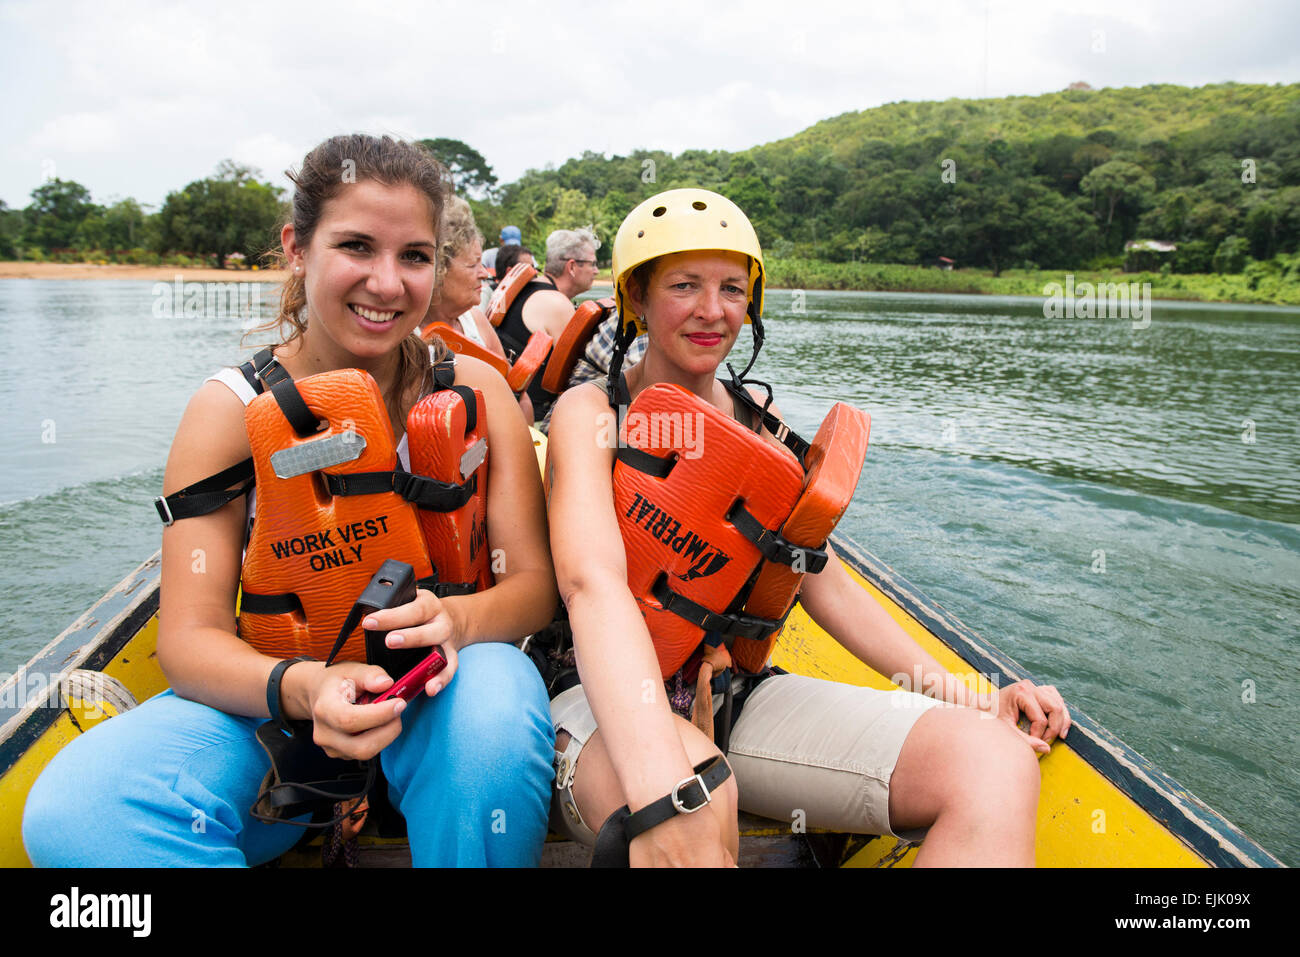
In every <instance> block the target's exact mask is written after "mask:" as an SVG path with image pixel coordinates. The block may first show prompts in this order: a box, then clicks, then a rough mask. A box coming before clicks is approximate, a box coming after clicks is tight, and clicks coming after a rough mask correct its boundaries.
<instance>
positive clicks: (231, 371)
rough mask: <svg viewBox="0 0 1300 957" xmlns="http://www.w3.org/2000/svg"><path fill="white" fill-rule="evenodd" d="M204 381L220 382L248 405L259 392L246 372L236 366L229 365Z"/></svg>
mask: <svg viewBox="0 0 1300 957" xmlns="http://www.w3.org/2000/svg"><path fill="white" fill-rule="evenodd" d="M203 381H204V382H220V383H221V384H222V385H224V386H225V387H226V388H228V389H229V390H230V391H231V392H233V393H235V395H237V396H239V401H240V402H242V403H244V405H248V403H250V402H252V401H253V400H254V399H256V398H257V392H256V391H255V390H254V389H253V387H252V386H251V385H249V383H248V380H247V379H245V378H244V374H243V373H242V372H240V371H239V369H237V368H235V367H234V366H227V367H226V368H224V369H222V370H220V371H219V372H217V373H215V374H213V375H210V376H208V377H207V378H206V379H204V380H203Z"/></svg>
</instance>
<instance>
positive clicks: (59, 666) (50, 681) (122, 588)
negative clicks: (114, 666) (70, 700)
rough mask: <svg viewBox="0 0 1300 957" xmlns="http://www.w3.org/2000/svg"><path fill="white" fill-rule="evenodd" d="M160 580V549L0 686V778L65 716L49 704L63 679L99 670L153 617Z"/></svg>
mask: <svg viewBox="0 0 1300 957" xmlns="http://www.w3.org/2000/svg"><path fill="white" fill-rule="evenodd" d="M161 578H162V552H161V550H160V551H157V552H154V554H153V555H152V556H150V557H149V558H148V559H146V560H145V561H144V562H143V563H141V564H140V565H138V566H137V567H136V568H134V569H133V570H132V571H130V572H129V573H127V575H126V577H125V578H123V579H122V580H121V581H120V582H118V583H117V584H116V585H114V586H113V587H112V588H110V589H109V590H108V591H107V592H106V593H105V594H104V595H103V596H102V597H101V598H100V599H99V600H98V601H97V602H95V604H93V605H91V607H90V608H89V609H87V610H86V611H85V612H83V613H82V614H81V615H80V616H79V617H78V618H77V619H76V621H74V622H73V623H72V624H71V625H69V626H68V627H67V628H65V629H64V630H63V632H61V633H60V634H59V636H58V637H57V638H55V639H54V640H53V641H51V642H50V643H49V644H48V645H46V646H45V647H44V648H42V649H41V650H40V651H39V652H37V653H36V655H35V656H34V657H32V659H31V660H30V661H28V662H27V663H26V664H25V665H23V666H22V667H21V668H19V669H18V670H17V671H16V672H14V673H13V674H12V675H11V676H10V677H9V679H8V680H7V681H5V682H4V684H3V685H0V700H4V701H8V700H11V699H12V700H13V701H14V702H15V703H14V704H12V705H9V706H5V707H0V775H4V774H8V773H9V771H10V770H11V769H12V768H13V766H14V764H15V763H17V761H18V759H19V758H21V757H22V756H23V754H25V753H26V751H27V749H28V748H29V747H30V746H31V745H32V744H33V743H34V742H35V741H36V740H37V739H38V738H40V736H41V735H42V734H44V733H45V732H46V730H48V729H49V728H50V727H51V726H53V724H54V722H55V721H56V720H57V719H58V717H59V715H60V714H62V713H63V712H64V710H65V707H64V703H63V702H62V700H61V699H60V700H58V701H53V702H52V701H51V696H52V695H57V694H60V693H61V691H62V687H63V677H64V676H65V675H66V674H68V673H69V672H71V671H75V670H77V669H85V670H88V671H100V670H102V669H103V668H104V666H105V665H107V664H109V663H110V662H111V661H112V660H113V659H114V658H115V657H117V655H118V653H119V652H121V650H122V649H123V648H125V647H126V645H127V643H128V642H130V641H131V639H132V638H134V637H135V636H136V635H137V634H139V632H140V631H141V629H143V628H144V627H145V625H147V624H148V623H149V621H150V619H152V618H153V617H154V616H155V615H156V614H157V613H158V604H159V602H158V596H159V589H160V586H161ZM32 674H44V675H45V676H46V679H47V680H46V681H45V683H44V684H45V687H44V689H43V690H42V691H40V692H39V693H37V694H36V695H34V696H33V697H31V698H30V699H29V698H27V696H26V694H25V693H24V692H23V689H24V688H25V687H26V685H28V684H29V683H30V682H29V681H28V676H29V675H32ZM11 688H12V689H13V690H12V691H11V690H10V689H11Z"/></svg>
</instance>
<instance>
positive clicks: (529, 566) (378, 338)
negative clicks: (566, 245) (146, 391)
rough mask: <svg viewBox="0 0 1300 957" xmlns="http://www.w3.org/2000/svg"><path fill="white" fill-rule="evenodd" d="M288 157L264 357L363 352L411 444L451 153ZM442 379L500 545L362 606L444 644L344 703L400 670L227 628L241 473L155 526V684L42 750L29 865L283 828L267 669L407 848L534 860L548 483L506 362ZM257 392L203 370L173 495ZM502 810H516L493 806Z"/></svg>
mask: <svg viewBox="0 0 1300 957" xmlns="http://www.w3.org/2000/svg"><path fill="white" fill-rule="evenodd" d="M349 172H351V173H354V174H355V175H347V174H348V173H349ZM291 178H292V179H293V181H294V184H295V186H296V189H295V192H294V199H293V208H292V215H291V218H290V221H289V222H288V223H286V224H285V226H284V228H283V230H282V233H281V241H282V248H283V255H284V259H285V262H286V265H287V266H288V268H289V269H290V270H291V273H290V276H291V278H290V279H289V281H288V283H287V284H286V287H285V289H284V291H283V295H282V299H281V308H280V315H279V317H278V325H279V327H280V329H281V330H282V332H281V337H280V344H279V345H277V346H275V347H274V350H273V355H274V362H275V363H276V364H278V367H279V368H281V369H282V370H283V372H284V373H287V374H288V376H289V377H291V379H292V380H293V381H294V382H299V383H300V382H302V381H303V380H306V379H308V377H311V376H315V375H317V374H318V373H327V372H333V371H335V370H349V369H360V370H363V371H364V372H366V373H368V374H369V376H370V378H371V379H373V381H374V383H375V385H377V386H378V391H379V394H380V395H381V396H382V404H383V405H384V406H385V407H386V412H387V418H388V421H389V423H390V426H389V427H390V430H391V439H392V440H393V442H394V443H395V444H396V445H397V454H398V456H399V457H401V458H402V460H403V464H405V462H406V459H405V446H406V442H405V441H404V432H405V423H406V421H407V412H408V411H409V410H410V409H411V408H412V407H413V406H414V405H415V403H416V402H417V400H418V399H419V398H421V396H422V395H424V394H426V393H427V392H429V391H430V390H431V388H433V387H434V376H433V375H432V365H431V357H430V351H429V347H428V346H426V345H425V344H423V343H422V342H421V341H420V339H419V336H418V335H417V334H416V331H417V328H418V326H419V324H420V322H421V321H422V320H423V319H424V318H425V315H426V313H427V312H428V310H429V303H430V299H431V296H432V293H433V289H434V284H435V278H436V272H437V269H436V255H437V237H438V226H439V222H440V218H441V216H442V213H443V202H444V194H443V182H444V179H443V170H442V168H441V167H440V166H439V165H438V163H437V162H436V161H435V160H433V159H432V157H430V156H429V155H428V154H426V153H424V152H423V151H422V150H420V149H418V148H417V147H415V146H413V145H410V144H406V143H402V142H398V141H394V140H390V139H388V138H387V137H384V138H375V137H370V136H363V135H352V136H339V137H334V138H333V139H330V140H327V141H326V142H324V143H322V144H321V145H320V146H318V147H317V148H316V149H314V150H313V151H312V152H311V153H310V154H308V156H307V157H306V159H305V160H304V162H303V165H302V168H301V170H300V171H298V172H297V173H296V174H291ZM434 358H436V359H444V358H446V355H445V354H444V353H442V352H441V351H439V354H438V355H437V356H435V357H434ZM267 367H269V366H267ZM267 367H264V368H267ZM261 371H262V370H261V369H259V370H258V372H259V373H261ZM454 376H455V384H456V385H457V386H468V387H469V388H470V389H473V390H478V391H479V392H481V394H482V396H483V398H484V400H485V404H486V419H487V422H486V432H487V441H488V445H489V446H490V449H491V454H490V455H489V457H488V460H487V466H486V468H487V470H488V472H487V495H488V500H487V508H488V513H489V514H490V516H491V521H490V524H489V527H488V529H487V537H488V545H489V546H490V547H491V548H492V549H493V550H499V554H500V555H502V556H503V557H504V562H503V563H501V564H500V566H499V567H498V568H496V569H494V571H496V572H497V575H496V579H495V585H494V586H493V587H490V588H487V589H485V590H483V591H480V592H478V593H475V594H464V595H454V596H451V597H443V598H438V597H435V595H434V594H433V593H431V592H429V591H425V590H420V591H419V592H418V593H417V597H416V599H415V600H414V601H412V602H409V603H408V604H404V605H400V606H398V607H395V608H390V609H387V610H385V611H380V612H376V613H374V614H371V615H369V616H368V617H367V618H366V619H365V621H364V622H363V623H362V624H363V625H364V627H366V628H367V629H376V630H389V631H390V634H389V636H388V641H387V643H388V645H389V647H402V648H408V649H415V648H421V647H424V646H431V645H437V646H439V647H440V648H441V650H442V652H443V654H444V656H445V658H446V661H447V665H446V668H445V669H444V670H443V671H442V672H441V673H440V674H438V675H437V676H436V677H435V678H434V679H433V680H432V681H430V682H429V683H428V685H427V686H426V688H425V691H426V694H425V695H418V696H417V697H415V698H414V699H413V700H412V701H411V702H410V704H407V703H406V702H404V701H402V700H401V699H391V700H388V701H384V702H380V703H372V704H357V703H355V702H356V700H357V696H358V695H359V694H361V693H364V692H370V693H378V692H382V691H384V690H385V689H386V688H388V687H389V686H390V685H391V684H392V678H391V677H390V676H389V675H388V674H387V673H386V672H385V671H384V670H383V669H382V668H379V667H376V666H374V665H367V664H365V663H364V662H363V661H361V660H341V661H339V662H337V663H335V664H332V665H330V666H329V667H326V665H325V664H324V662H322V661H311V660H299V661H293V662H291V666H289V665H286V664H285V662H284V661H282V660H281V659H288V658H289V654H290V653H291V651H293V649H290V648H289V646H288V641H289V639H288V638H287V637H286V638H284V639H283V640H281V639H280V638H277V637H274V636H273V638H272V639H271V640H270V642H269V644H270V646H271V650H272V651H273V652H274V653H270V654H268V653H263V652H261V651H259V650H256V649H255V648H254V647H253V646H252V645H250V644H249V643H248V641H246V640H244V638H241V637H240V635H241V631H240V625H238V624H237V623H236V618H235V600H236V590H237V589H238V588H239V586H240V582H241V568H244V567H245V564H246V562H247V561H248V558H247V557H245V547H246V545H247V543H248V542H249V537H248V536H249V528H250V526H251V525H252V524H253V522H254V518H253V516H254V512H255V510H256V508H257V504H256V499H255V496H256V491H254V497H253V498H251V499H245V498H244V497H243V496H239V497H235V498H234V499H233V500H232V501H230V502H229V504H226V505H224V506H223V507H220V508H218V509H216V510H215V511H211V512H210V513H208V514H199V515H196V516H194V517H187V518H184V519H183V520H178V521H176V522H175V523H174V524H170V525H168V527H166V528H165V529H164V531H163V556H162V598H161V609H160V626H159V634H158V656H159V661H160V663H161V665H162V668H163V671H164V673H165V674H166V677H167V679H168V681H169V683H170V685H171V688H170V690H168V691H166V692H164V693H163V694H161V695H158V696H156V697H154V698H152V699H150V700H149V701H146V702H144V703H143V704H142V705H140V706H139V707H138V708H135V709H134V710H132V711H129V712H127V713H126V714H124V715H121V716H119V717H117V718H114V719H113V720H111V721H106V722H103V723H102V724H100V725H98V726H97V727H95V728H94V729H93V730H92V731H90V732H89V733H88V734H86V735H83V736H81V737H80V738H78V739H76V740H75V741H73V742H72V743H71V744H70V745H69V746H68V747H67V748H65V749H64V750H63V751H62V752H61V753H60V754H59V755H58V756H57V757H56V758H55V759H54V761H53V762H51V764H50V765H49V767H48V768H47V769H46V770H45V772H44V774H43V775H42V776H41V778H40V779H39V780H38V781H37V783H36V785H35V786H34V787H33V789H32V792H31V796H30V798H29V801H28V805H27V808H26V813H25V818H24V826H23V835H24V842H25V844H26V847H27V850H28V854H29V856H30V857H31V858H32V860H33V861H34V862H35V863H36V864H38V865H73V866H95V865H106V864H118V865H120V864H133V865H225V866H239V865H244V864H257V863H260V862H263V861H266V860H269V859H271V858H273V857H275V856H277V855H279V854H280V853H283V852H284V851H285V850H287V849H288V848H289V847H291V846H292V845H293V844H294V843H295V842H297V841H298V840H299V839H300V838H301V836H302V831H301V829H300V828H297V827H294V826H291V825H288V824H278V823H277V824H268V823H263V822H261V821H255V820H252V819H251V817H250V814H249V810H250V807H251V806H252V804H253V802H254V799H255V798H256V797H257V795H258V792H259V785H260V783H261V781H262V778H263V775H264V774H265V773H266V771H267V758H266V754H265V752H264V751H263V750H262V748H261V747H260V746H259V744H258V743H257V741H256V740H255V738H254V730H255V729H256V727H257V726H258V725H259V724H261V723H262V722H264V721H265V720H266V718H267V716H268V712H269V710H270V709H269V707H268V686H270V688H275V687H276V685H275V682H273V681H272V680H271V679H272V676H273V675H274V677H275V679H276V681H278V682H279V683H278V694H279V707H280V709H281V710H282V713H283V714H284V715H285V716H287V717H288V718H290V719H311V720H312V721H313V722H314V736H315V740H316V742H317V743H318V744H319V745H321V746H322V747H323V748H324V750H325V751H326V753H328V754H329V755H331V756H334V757H345V758H357V759H367V758H371V757H374V756H375V755H379V758H380V763H381V765H382V769H383V773H384V775H385V776H386V778H387V780H388V788H389V791H388V793H389V797H390V799H391V800H392V803H393V805H394V806H395V807H396V808H397V809H398V810H399V811H401V813H402V814H403V815H404V817H405V818H406V822H407V828H408V834H409V838H410V844H411V851H412V858H413V860H414V862H415V863H416V864H417V865H432V864H438V865H450V864H465V865H479V866H481V865H528V864H536V863H538V861H539V860H540V856H541V846H542V842H543V840H544V837H545V830H546V804H547V801H548V796H549V794H548V787H549V785H548V778H549V763H550V753H551V728H550V723H549V720H548V716H547V712H546V697H545V691H544V689H543V686H542V683H541V680H540V678H539V676H538V674H537V672H536V669H535V668H534V667H533V665H532V663H531V662H530V661H529V659H528V658H527V657H526V656H524V655H523V654H522V653H520V652H519V651H518V650H517V649H516V648H514V647H513V646H512V645H511V644H509V642H511V641H513V640H516V639H518V638H520V637H522V636H524V635H526V634H529V633H531V632H533V631H535V630H537V629H538V628H541V627H542V626H543V625H545V624H546V623H547V622H549V621H550V619H551V616H552V612H553V610H554V607H555V585H554V575H553V571H552V567H551V562H550V557H549V553H548V549H547V541H546V529H545V525H544V519H543V517H542V516H543V503H542V492H541V485H540V481H539V478H538V475H537V467H536V459H535V457H534V453H533V447H532V443H531V441H530V439H529V437H528V433H527V430H526V428H525V427H524V426H523V424H522V423H521V422H520V421H519V415H518V413H517V412H516V411H515V410H516V408H517V406H516V405H515V402H514V398H513V396H512V395H511V394H510V392H509V389H508V388H507V386H506V384H505V382H504V381H503V380H502V379H501V377H500V376H499V375H498V374H497V373H496V372H494V371H493V370H491V369H490V368H489V367H488V366H486V365H484V364H482V363H479V362H476V361H474V360H472V359H465V358H458V359H456V361H455V366H454ZM267 384H268V386H269V384H270V383H269V382H268V383H267ZM303 388H306V384H305V383H303ZM254 395H255V392H254V389H253V386H252V383H249V382H248V381H246V376H245V375H243V374H241V372H240V371H238V370H233V369H227V370H223V371H222V372H221V373H219V374H218V375H217V376H214V377H213V378H212V379H210V380H209V381H207V382H205V383H204V384H203V386H202V387H201V388H200V389H199V390H198V392H197V393H196V394H195V396H194V398H193V399H192V400H191V401H190V404H189V407H188V408H187V409H186V411H185V414H184V416H183V418H182V420H181V423H180V426H179V428H178V430H177V434H176V439H175V441H174V443H173V445H172V449H171V454H170V456H169V458H168V462H167V470H166V476H165V478H164V491H165V492H166V493H168V494H169V495H171V494H172V493H175V492H176V491H177V490H180V489H184V488H186V487H188V486H190V485H191V484H192V483H195V482H196V481H198V480H201V479H204V478H205V477H207V476H211V475H214V474H215V473H219V472H221V471H222V470H224V469H227V468H229V467H231V466H232V465H234V464H235V463H240V462H242V461H243V460H245V459H246V458H248V457H249V456H250V450H251V444H250V434H249V432H248V429H247V428H246V424H245V423H246V419H245V406H246V404H247V403H249V402H251V401H252V400H253V398H254ZM248 421H249V422H251V421H253V420H252V419H251V418H250V419H249V420H248ZM249 428H251V426H249ZM385 438H388V437H385ZM365 497H366V496H364V495H363V496H359V498H365ZM246 503H247V504H246ZM399 504H400V503H399ZM257 518H258V519H259V520H260V519H261V518H262V516H260V515H259V516H257ZM286 520H292V519H291V517H289V518H288V519H286V517H285V516H282V515H268V516H267V517H266V521H267V522H272V521H286ZM385 529H386V525H385ZM375 547H376V548H377V549H382V548H383V547H384V546H383V545H376V546H375ZM199 555H201V556H202V557H203V561H202V562H199V561H197V560H196V558H195V556H199ZM380 557H389V556H382V555H381V556H380ZM367 573H368V572H367ZM247 591H248V587H247V585H245V592H246V593H247ZM353 598H355V595H350V596H349V597H348V599H347V600H348V601H351V600H353ZM244 610H245V612H247V611H248V609H247V608H245V609H244ZM241 622H242V618H241ZM333 627H334V629H337V628H338V624H337V623H335V624H334V625H333ZM314 637H315V636H314V635H313V638H314ZM329 638H332V635H330V636H329ZM329 638H327V639H326V641H327V645H328V641H329ZM281 645H283V646H284V650H283V651H278V650H276V649H277V648H279V647H280V646H281ZM320 657H324V655H320ZM344 657H346V655H345V656H344ZM355 657H357V656H356V655H354V658H355ZM501 820H505V821H508V822H509V826H508V827H506V828H501V827H499V826H494V825H496V824H498V823H499V821H501Z"/></svg>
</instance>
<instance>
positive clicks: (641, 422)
mask: <svg viewBox="0 0 1300 957" xmlns="http://www.w3.org/2000/svg"><path fill="white" fill-rule="evenodd" d="M744 400H747V401H748V402H749V404H751V405H753V406H754V410H755V411H756V412H758V413H759V414H760V415H762V416H764V422H765V424H768V425H769V428H772V427H773V425H776V426H777V427H778V428H779V431H777V432H776V434H778V437H779V438H781V439H782V441H783V442H784V443H785V444H783V445H780V446H778V445H775V444H773V443H771V442H769V441H767V440H765V439H764V438H763V437H762V436H760V435H758V434H756V433H754V432H752V431H750V430H749V429H747V428H745V427H744V426H743V425H741V424H740V423H739V422H737V421H736V420H735V419H734V418H732V417H731V416H729V415H726V414H725V413H723V412H721V411H720V410H718V409H717V408H715V407H714V406H713V405H712V404H710V403H707V402H705V401H703V400H702V399H700V398H699V397H697V396H695V395H694V394H692V393H690V392H688V391H686V390H685V389H682V388H680V387H679V386H676V385H670V384H667V383H658V384H655V385H652V386H650V387H649V388H647V389H645V390H644V391H642V392H641V394H640V395H638V396H637V398H636V401H635V402H632V403H631V405H630V406H629V407H628V409H627V412H626V414H625V415H624V416H623V421H622V424H621V427H620V448H619V451H618V454H617V457H616V459H615V464H614V502H615V508H616V510H617V515H618V519H619V527H620V531H621V532H622V536H623V544H624V549H625V552H626V556H627V570H628V586H629V588H630V589H631V591H632V594H633V596H634V597H635V598H636V600H637V604H638V605H639V606H640V608H641V611H642V613H643V614H644V615H645V619H646V625H647V627H648V629H649V631H650V635H651V638H652V639H653V641H654V645H655V653H656V655H657V657H658V660H659V667H660V671H661V672H662V674H663V676H664V677H665V678H667V677H669V676H671V675H673V674H674V673H675V672H676V671H677V670H678V669H680V668H681V667H682V665H684V664H685V663H686V662H687V660H688V659H689V658H690V657H691V655H692V653H693V652H694V651H695V650H696V648H698V647H699V646H700V644H701V642H702V641H703V640H704V638H705V635H706V633H709V632H716V633H718V634H720V635H721V636H722V640H723V642H724V644H726V645H727V646H728V647H729V648H730V649H731V652H732V660H733V661H734V663H735V664H737V665H738V666H739V667H740V668H743V669H744V670H746V671H750V672H756V671H759V670H760V669H761V668H762V667H763V666H764V664H765V663H766V661H767V657H768V654H769V653H770V651H771V648H772V645H773V643H774V642H775V641H776V637H777V635H778V634H779V633H780V630H781V627H782V625H783V624H784V621H785V617H786V615H787V614H788V613H789V611H790V609H791V608H792V607H793V605H794V601H795V598H796V597H797V593H798V588H799V584H800V583H801V581H802V579H803V575H804V574H806V573H809V572H812V573H816V572H819V571H821V569H822V568H823V567H824V566H825V563H826V560H827V555H826V552H825V546H826V541H827V539H828V538H829V536H830V533H831V531H832V530H833V529H834V527H835V525H836V524H837V523H838V522H839V520H840V518H841V517H842V516H843V514H844V510H845V509H846V508H847V507H848V504H849V501H850V499H851V498H852V495H853V490H854V488H855V487H856V485H857V480H858V475H859V474H860V472H861V470H862V462H863V459H864V457H865V455H866V444H867V434H868V431H869V429H870V418H869V417H868V416H867V415H866V413H864V412H861V411H860V410H858V409H854V408H852V407H851V406H848V405H845V404H844V403H837V404H836V405H835V406H834V407H833V408H832V410H831V412H830V414H829V415H828V416H827V418H826V420H825V422H824V423H823V425H822V428H821V429H820V430H819V431H818V433H817V437H816V438H815V439H814V442H813V443H812V445H811V446H809V445H808V444H807V443H804V442H803V441H802V440H801V439H798V437H797V436H794V437H793V439H791V438H790V436H791V435H792V433H790V432H789V430H788V428H787V427H785V426H784V424H783V423H780V422H779V420H776V419H775V417H773V416H771V415H770V414H768V413H766V410H760V409H758V407H757V406H756V404H754V403H753V400H752V399H749V397H748V395H747V394H746V395H745V396H744ZM769 420H770V421H769ZM774 431H775V430H774Z"/></svg>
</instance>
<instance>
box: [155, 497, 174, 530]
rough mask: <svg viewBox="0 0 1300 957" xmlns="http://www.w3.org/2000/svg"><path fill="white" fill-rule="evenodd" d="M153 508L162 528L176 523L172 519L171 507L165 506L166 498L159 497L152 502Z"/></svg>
mask: <svg viewBox="0 0 1300 957" xmlns="http://www.w3.org/2000/svg"><path fill="white" fill-rule="evenodd" d="M153 507H154V508H156V509H158V517H159V518H161V519H162V523H163V525H164V526H166V525H174V524H175V523H176V519H175V518H173V517H172V510H171V506H170V505H168V504H167V499H166V498H164V497H163V496H161V495H159V496H158V497H157V498H156V499H154V500H153Z"/></svg>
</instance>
